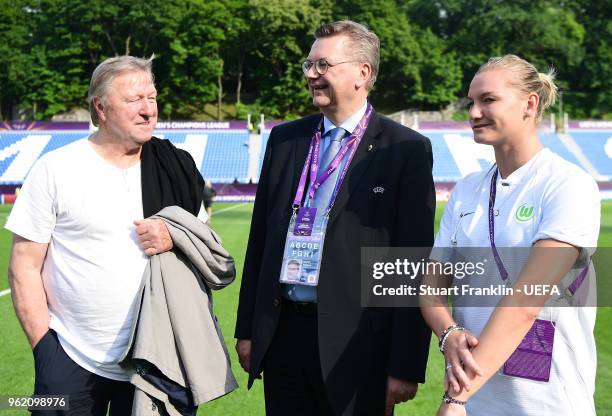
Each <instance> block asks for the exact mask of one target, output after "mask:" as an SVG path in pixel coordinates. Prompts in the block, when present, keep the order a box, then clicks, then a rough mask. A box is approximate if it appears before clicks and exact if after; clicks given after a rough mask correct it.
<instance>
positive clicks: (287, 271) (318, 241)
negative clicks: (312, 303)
mask: <svg viewBox="0 0 612 416" xmlns="http://www.w3.org/2000/svg"><path fill="white" fill-rule="evenodd" d="M311 215H312V216H314V221H312V222H310V221H308V223H309V226H308V227H307V228H308V231H307V232H303V231H305V229H304V227H300V226H299V224H298V221H303V219H304V215H299V214H298V215H293V216H292V217H291V221H290V222H289V227H288V231H287V239H286V240H285V251H284V253H283V266H282V269H281V274H280V282H281V283H287V284H292V285H306V286H317V284H318V283H319V272H320V270H321V258H322V254H323V243H324V242H325V231H326V229H327V220H328V217H327V216H326V215H314V213H313V212H309V213H308V214H307V217H308V218H309V219H312V217H311ZM300 231H301V232H300Z"/></svg>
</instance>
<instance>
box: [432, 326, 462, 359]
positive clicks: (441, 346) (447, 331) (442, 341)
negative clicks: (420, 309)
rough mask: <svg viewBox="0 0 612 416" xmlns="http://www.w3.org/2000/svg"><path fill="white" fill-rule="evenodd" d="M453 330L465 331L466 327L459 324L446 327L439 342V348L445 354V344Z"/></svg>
mask: <svg viewBox="0 0 612 416" xmlns="http://www.w3.org/2000/svg"><path fill="white" fill-rule="evenodd" d="M453 331H465V328H464V327H462V326H459V325H451V326H449V327H448V328H446V329H445V330H444V332H442V335H440V342H439V343H438V348H439V349H440V352H441V353H442V354H444V345H445V344H446V340H447V339H448V336H449V335H450V334H451V333H452V332H453Z"/></svg>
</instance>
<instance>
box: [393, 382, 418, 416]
mask: <svg viewBox="0 0 612 416" xmlns="http://www.w3.org/2000/svg"><path fill="white" fill-rule="evenodd" d="M418 388H419V386H418V384H417V383H413V382H411V381H403V380H399V379H397V378H395V377H391V376H389V377H387V401H386V404H385V416H391V414H392V413H393V407H394V406H395V404H396V403H402V402H405V401H408V400H412V399H414V396H416V393H417V390H418Z"/></svg>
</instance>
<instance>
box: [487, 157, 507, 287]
mask: <svg viewBox="0 0 612 416" xmlns="http://www.w3.org/2000/svg"><path fill="white" fill-rule="evenodd" d="M498 172H499V170H498V169H497V168H495V172H493V176H492V177H491V190H490V191H489V240H490V241H491V250H492V251H493V258H494V259H495V264H497V270H499V275H500V276H501V278H502V280H506V279H507V278H508V271H507V270H506V268H505V267H504V263H503V262H502V259H501V257H500V256H499V253H498V252H497V247H496V246H495V214H494V212H493V211H494V208H495V195H496V194H497V173H498Z"/></svg>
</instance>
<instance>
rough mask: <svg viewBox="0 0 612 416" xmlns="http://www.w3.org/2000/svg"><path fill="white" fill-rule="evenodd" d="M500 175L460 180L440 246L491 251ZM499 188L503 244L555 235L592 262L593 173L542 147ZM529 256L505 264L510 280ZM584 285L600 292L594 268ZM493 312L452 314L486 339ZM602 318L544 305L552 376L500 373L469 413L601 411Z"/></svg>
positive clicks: (526, 243) (596, 201)
mask: <svg viewBox="0 0 612 416" xmlns="http://www.w3.org/2000/svg"><path fill="white" fill-rule="evenodd" d="M493 172H494V170H493V169H491V170H489V171H483V172H477V173H473V174H471V175H468V176H467V177H465V178H464V179H463V180H461V181H460V182H458V183H457V185H456V186H455V189H454V191H453V194H452V195H451V198H450V200H449V202H448V204H447V206H446V209H445V211H444V215H443V217H442V221H441V223H440V231H439V233H438V235H437V236H436V240H435V243H434V246H435V247H486V248H487V250H488V251H489V252H490V251H491V250H490V240H489V222H488V206H489V193H490V184H491V178H492V175H493ZM502 183H505V185H504V184H502ZM496 189H497V191H496V192H497V195H496V199H495V207H494V208H495V214H496V217H495V244H496V246H497V247H498V248H499V247H531V246H532V245H533V244H535V243H536V242H537V241H538V240H543V239H554V240H558V241H563V242H566V243H568V244H571V245H573V246H576V247H581V248H585V249H588V248H590V249H591V250H588V253H586V255H584V253H583V255H582V256H581V258H583V260H582V261H583V262H584V261H588V254H592V251H593V248H594V247H596V246H597V237H598V234H599V222H600V195H599V190H598V187H597V184H596V182H595V181H594V180H593V178H592V177H591V176H589V175H588V174H586V173H585V172H584V171H582V170H581V169H580V168H578V167H577V166H575V165H573V164H571V163H569V162H567V161H565V160H564V159H562V158H561V157H559V156H558V155H556V154H554V153H552V152H551V151H550V150H548V149H542V150H541V151H539V152H538V153H537V154H536V155H535V156H534V157H533V158H532V159H531V160H530V161H529V162H528V163H526V164H525V165H523V166H521V167H520V168H519V169H517V170H516V171H515V172H513V173H512V174H511V175H509V176H508V178H506V179H504V180H502V179H501V177H500V176H499V175H498V179H497V188H496ZM584 251H586V250H584ZM526 252H527V251H524V252H523V253H526ZM434 253H436V250H434ZM437 253H440V251H438V252H437ZM519 257H520V256H519ZM585 258H586V259H587V260H585ZM438 260H441V261H446V260H448V258H439V259H438ZM515 260H516V259H515ZM525 260H526V258H523V259H522V260H520V261H516V262H514V263H513V262H512V261H509V262H506V261H504V264H505V266H506V267H507V269H508V272H509V275H510V279H512V278H516V277H518V275H519V273H520V269H521V267H522V265H523V264H524V261H525ZM517 263H518V264H517ZM568 277H570V276H568ZM495 278H497V279H499V276H495ZM491 279H494V278H491ZM491 279H489V280H488V281H487V285H488V284H490V282H491ZM511 281H512V280H511ZM564 281H565V279H564ZM585 282H588V283H583V285H582V287H581V288H580V290H587V291H591V292H593V291H594V288H595V279H594V273H593V270H592V267H591V271H590V273H589V277H588V279H587V280H586V281H585ZM500 299H501V296H500ZM493 310H494V308H493V307H466V306H460V307H457V306H455V307H454V308H453V316H454V318H455V320H456V321H457V322H458V323H459V324H461V325H463V326H465V327H466V328H468V329H469V330H470V331H472V332H473V333H474V334H475V335H476V336H479V335H480V333H481V332H482V330H483V329H484V327H485V325H486V323H487V321H488V320H489V318H490V316H491V314H492V312H493ZM595 315H596V310H595V308H588V307H584V308H572V307H557V308H551V307H545V308H543V309H542V310H541V312H540V314H539V317H540V318H541V319H545V320H550V321H554V323H555V328H556V332H555V341H554V347H553V361H552V368H551V374H550V380H549V381H548V382H541V381H533V380H528V379H524V378H518V377H511V376H506V375H503V374H501V373H500V372H497V373H496V374H495V375H494V376H493V377H492V378H491V379H490V380H489V381H487V383H486V384H485V385H484V386H483V387H482V388H481V389H480V390H479V391H478V392H476V394H474V396H472V398H471V399H470V400H469V401H468V404H467V411H468V414H470V415H508V416H510V415H512V416H520V415H537V416H542V415H555V416H561V415H580V416H583V415H594V414H595V406H594V402H593V394H594V391H595V371H596V360H597V356H596V351H595V339H594V336H593V329H594V325H595Z"/></svg>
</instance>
